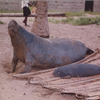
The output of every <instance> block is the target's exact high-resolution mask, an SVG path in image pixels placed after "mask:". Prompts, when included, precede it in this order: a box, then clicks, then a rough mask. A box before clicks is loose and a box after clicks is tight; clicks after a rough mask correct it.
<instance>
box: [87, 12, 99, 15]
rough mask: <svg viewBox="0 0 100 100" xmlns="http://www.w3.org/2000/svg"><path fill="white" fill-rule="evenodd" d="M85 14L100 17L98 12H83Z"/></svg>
mask: <svg viewBox="0 0 100 100" xmlns="http://www.w3.org/2000/svg"><path fill="white" fill-rule="evenodd" d="M85 13H86V14H90V15H100V12H91V11H87V12H85Z"/></svg>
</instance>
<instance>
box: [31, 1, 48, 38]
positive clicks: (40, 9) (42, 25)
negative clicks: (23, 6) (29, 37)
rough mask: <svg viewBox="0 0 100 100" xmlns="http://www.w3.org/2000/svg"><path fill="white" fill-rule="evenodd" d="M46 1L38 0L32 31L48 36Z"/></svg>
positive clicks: (41, 35)
mask: <svg viewBox="0 0 100 100" xmlns="http://www.w3.org/2000/svg"><path fill="white" fill-rule="evenodd" d="M47 3H48V2H47V1H38V2H37V10H36V17H35V21H34V23H33V26H32V30H31V31H32V32H33V33H34V34H36V35H38V36H40V37H44V38H49V35H50V33H49V25H48V15H47V12H48V4H47Z"/></svg>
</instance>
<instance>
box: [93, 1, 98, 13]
mask: <svg viewBox="0 0 100 100" xmlns="http://www.w3.org/2000/svg"><path fill="white" fill-rule="evenodd" d="M93 11H94V12H100V1H94V6H93Z"/></svg>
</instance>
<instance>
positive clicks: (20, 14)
mask: <svg viewBox="0 0 100 100" xmlns="http://www.w3.org/2000/svg"><path fill="white" fill-rule="evenodd" d="M65 15H66V13H65V12H57V13H52V12H51V13H48V17H57V16H62V17H65ZM35 16H36V14H31V15H30V16H29V17H35ZM0 17H23V13H2V14H0Z"/></svg>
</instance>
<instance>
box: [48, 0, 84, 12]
mask: <svg viewBox="0 0 100 100" xmlns="http://www.w3.org/2000/svg"><path fill="white" fill-rule="evenodd" d="M84 5H85V1H84V0H83V1H59V2H57V1H56V2H54V1H49V2H48V8H49V10H51V11H54V10H55V11H72V12H76V11H84Z"/></svg>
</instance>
